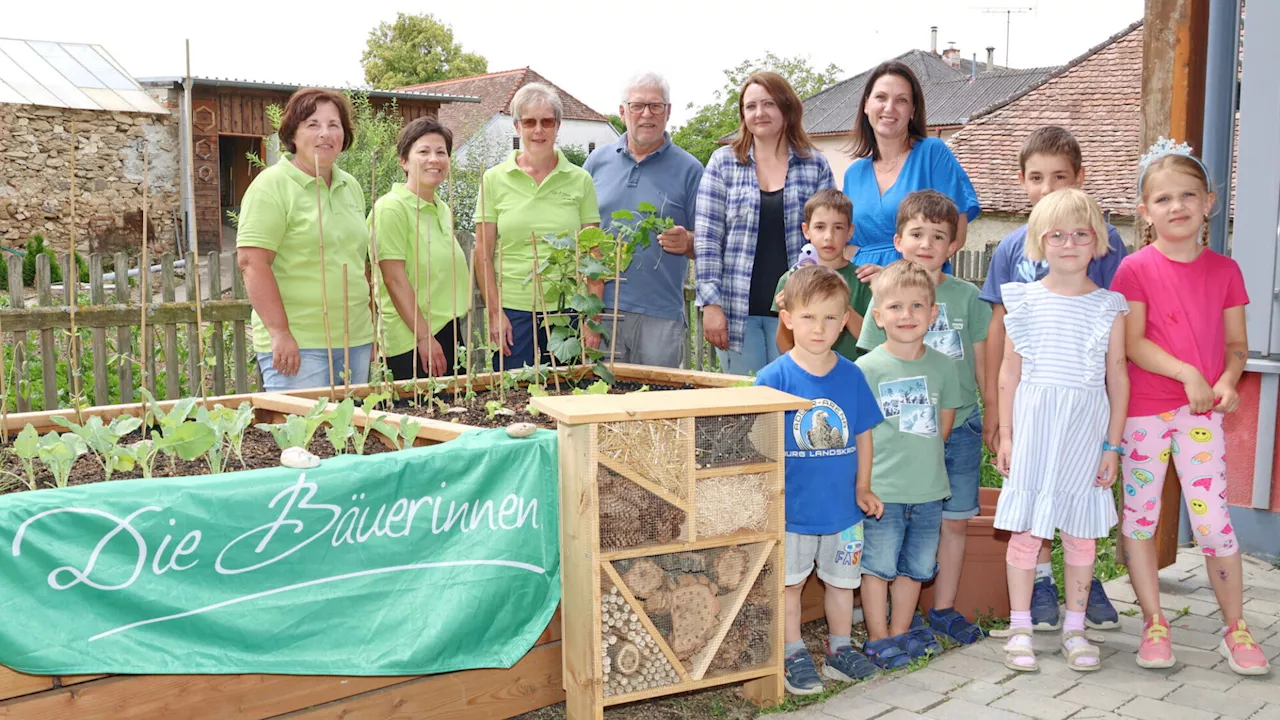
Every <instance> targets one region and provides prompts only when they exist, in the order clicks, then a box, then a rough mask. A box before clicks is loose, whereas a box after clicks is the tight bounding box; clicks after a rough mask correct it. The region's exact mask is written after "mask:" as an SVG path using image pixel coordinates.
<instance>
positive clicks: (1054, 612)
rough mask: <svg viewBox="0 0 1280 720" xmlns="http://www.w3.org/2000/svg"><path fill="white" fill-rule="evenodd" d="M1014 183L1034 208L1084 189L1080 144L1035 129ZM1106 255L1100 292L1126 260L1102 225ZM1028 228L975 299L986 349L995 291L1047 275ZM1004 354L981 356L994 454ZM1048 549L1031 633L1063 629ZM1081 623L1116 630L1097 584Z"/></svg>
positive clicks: (986, 426) (1093, 265)
mask: <svg viewBox="0 0 1280 720" xmlns="http://www.w3.org/2000/svg"><path fill="white" fill-rule="evenodd" d="M1018 182H1019V183H1020V184H1021V185H1022V189H1023V190H1026V191H1027V198H1028V199H1030V200H1031V205H1032V206H1033V207H1034V206H1035V204H1036V203H1038V202H1040V199H1041V198H1043V197H1044V196H1045V195H1048V194H1049V193H1051V192H1053V191H1055V190H1061V189H1062V188H1079V187H1080V186H1081V185H1084V164H1083V160H1082V154H1081V152H1080V143H1079V142H1078V141H1077V140H1076V138H1075V136H1074V135H1072V134H1071V133H1070V132H1068V131H1067V130H1066V129H1064V128H1060V127H1058V126H1056V125H1046V126H1044V127H1041V128H1037V129H1036V130H1034V131H1033V132H1032V133H1031V134H1030V135H1028V136H1027V139H1026V140H1024V141H1023V143H1022V149H1021V150H1020V151H1019V152H1018ZM1107 239H1108V240H1109V241H1110V242H1109V245H1110V250H1108V252H1107V254H1105V255H1103V256H1101V257H1096V258H1094V259H1093V260H1091V261H1089V270H1088V273H1089V279H1090V280H1092V281H1093V282H1094V284H1096V285H1097V286H1098V287H1100V288H1110V287H1111V278H1113V277H1115V274H1116V269H1117V268H1119V267H1120V261H1121V260H1123V259H1124V258H1125V256H1126V255H1128V254H1129V250H1128V248H1126V247H1125V245H1124V240H1122V239H1121V238H1120V233H1119V232H1118V231H1117V230H1116V229H1115V228H1114V227H1112V226H1111V225H1110V224H1108V225H1107ZM1026 246H1027V226H1026V225H1023V226H1022V227H1020V228H1018V229H1017V230H1014V231H1013V232H1011V233H1009V234H1008V235H1006V236H1005V238H1004V239H1003V240H1001V241H1000V244H999V245H998V246H997V247H996V251H995V254H994V255H992V257H991V265H990V267H988V268H987V279H986V282H985V283H984V284H983V286H982V292H981V293H979V295H978V297H979V298H981V299H983V300H985V301H987V302H989V303H991V324H990V326H989V327H988V330H987V347H989V348H1002V347H1004V338H1005V332H1004V316H1005V310H1004V297H1003V296H1002V295H1001V293H1000V286H1001V285H1003V284H1005V283H1010V282H1019V283H1030V282H1035V281H1037V280H1043V279H1044V277H1045V276H1046V275H1048V274H1049V264H1048V263H1047V262H1046V261H1044V260H1041V261H1039V262H1032V261H1030V260H1028V259H1027V255H1026V253H1025V252H1024V248H1026ZM1002 357H1004V353H1002V352H999V351H992V352H989V353H987V356H986V369H985V372H986V376H987V382H986V389H985V390H984V391H983V398H982V403H983V415H982V430H983V439H984V440H985V441H986V443H987V447H989V448H991V449H992V452H995V447H996V434H997V433H998V432H999V426H1000V418H999V417H998V416H997V415H998V412H999V398H998V397H997V395H998V394H999V386H1000V359H1001V358H1002ZM1050 550H1051V548H1050V545H1049V543H1045V544H1044V547H1042V548H1041V550H1040V557H1039V558H1038V559H1037V560H1036V584H1035V589H1034V591H1033V593H1032V596H1031V623H1032V626H1033V627H1034V628H1035V629H1036V630H1057V629H1058V628H1060V627H1062V621H1061V619H1060V616H1059V613H1058V588H1057V587H1055V586H1054V584H1053V565H1052V564H1051V554H1050ZM1085 623H1086V624H1087V625H1088V626H1089V627H1092V628H1097V629H1101V630H1109V629H1112V628H1117V627H1119V626H1120V615H1119V613H1117V612H1116V609H1115V607H1113V606H1112V605H1111V601H1110V600H1108V599H1107V594H1106V592H1105V591H1104V590H1103V588H1102V583H1101V582H1100V581H1098V580H1097V579H1096V578H1095V579H1094V581H1093V586H1092V587H1091V588H1090V589H1089V604H1088V605H1087V606H1086V607H1085Z"/></svg>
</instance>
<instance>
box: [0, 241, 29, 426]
mask: <svg viewBox="0 0 1280 720" xmlns="http://www.w3.org/2000/svg"><path fill="white" fill-rule="evenodd" d="M22 293H23V287H22V263H20V262H10V263H9V305H10V307H12V308H13V309H14V310H21V309H22V307H23V305H24V304H25V302H24V298H23V297H22ZM2 341H3V340H2V339H0V342H2ZM26 354H27V333H26V332H15V333H13V383H12V385H13V409H14V410H16V411H18V412H26V411H28V410H30V409H31V401H30V399H29V398H28V392H27V390H26V388H27V387H29V385H28V381H29V379H28V376H27V360H26Z"/></svg>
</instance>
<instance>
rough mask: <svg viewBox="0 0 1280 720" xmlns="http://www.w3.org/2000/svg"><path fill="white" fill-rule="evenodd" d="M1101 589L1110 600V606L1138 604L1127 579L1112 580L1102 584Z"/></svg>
mask: <svg viewBox="0 0 1280 720" xmlns="http://www.w3.org/2000/svg"><path fill="white" fill-rule="evenodd" d="M1102 587H1103V588H1104V589H1106V591H1107V597H1108V598H1110V599H1111V602H1112V604H1115V603H1116V602H1125V603H1136V602H1138V596H1137V595H1136V594H1135V593H1134V592H1133V586H1132V585H1130V584H1129V581H1128V580H1127V579H1124V580H1112V581H1111V582H1108V583H1104V584H1103V586H1102Z"/></svg>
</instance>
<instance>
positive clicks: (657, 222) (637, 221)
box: [611, 202, 676, 268]
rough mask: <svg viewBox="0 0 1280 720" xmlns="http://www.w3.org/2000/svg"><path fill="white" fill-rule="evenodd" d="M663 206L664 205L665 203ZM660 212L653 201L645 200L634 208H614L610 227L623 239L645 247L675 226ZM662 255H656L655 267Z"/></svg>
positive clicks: (660, 261)
mask: <svg viewBox="0 0 1280 720" xmlns="http://www.w3.org/2000/svg"><path fill="white" fill-rule="evenodd" d="M663 207H664V208H665V207H666V205H665V203H664V205H663ZM661 212H662V211H661V210H659V209H658V208H657V207H655V206H654V205H653V203H647V202H642V203H640V204H639V205H637V206H636V209H635V210H615V211H614V212H613V224H612V225H611V227H612V229H613V231H614V233H615V234H616V235H618V237H620V238H622V239H623V240H624V241H629V242H632V243H633V244H635V245H639V246H640V247H646V248H647V247H649V244H650V243H651V242H652V241H653V240H655V239H657V237H658V236H659V235H661V234H662V233H664V232H666V231H668V230H670V229H671V228H673V227H675V226H676V224H675V221H674V220H672V219H671V218H670V217H662V216H660V214H661ZM662 255H663V254H659V255H658V262H657V263H655V264H654V267H655V268H656V267H658V265H659V264H661V263H662Z"/></svg>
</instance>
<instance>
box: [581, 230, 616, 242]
mask: <svg viewBox="0 0 1280 720" xmlns="http://www.w3.org/2000/svg"><path fill="white" fill-rule="evenodd" d="M611 237H612V236H611V235H610V234H609V233H607V232H605V231H604V230H601V229H600V228H598V227H588V228H582V230H581V231H579V232H578V244H579V245H581V244H582V243H601V242H604V241H605V240H608V239H610V238H611Z"/></svg>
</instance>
